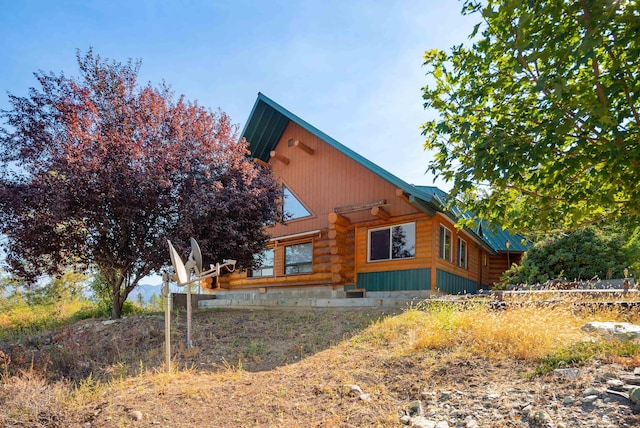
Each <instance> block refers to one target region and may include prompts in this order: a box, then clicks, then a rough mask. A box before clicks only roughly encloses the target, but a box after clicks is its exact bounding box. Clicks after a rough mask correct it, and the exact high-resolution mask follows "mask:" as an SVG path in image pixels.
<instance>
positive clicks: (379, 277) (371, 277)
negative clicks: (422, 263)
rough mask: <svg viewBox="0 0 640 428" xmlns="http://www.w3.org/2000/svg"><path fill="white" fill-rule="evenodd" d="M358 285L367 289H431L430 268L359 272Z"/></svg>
mask: <svg viewBox="0 0 640 428" xmlns="http://www.w3.org/2000/svg"><path fill="white" fill-rule="evenodd" d="M358 287H359V288H364V289H366V290H367V291H399V290H431V269H429V268H424V269H407V270H395V271H386V272H365V273H359V274H358Z"/></svg>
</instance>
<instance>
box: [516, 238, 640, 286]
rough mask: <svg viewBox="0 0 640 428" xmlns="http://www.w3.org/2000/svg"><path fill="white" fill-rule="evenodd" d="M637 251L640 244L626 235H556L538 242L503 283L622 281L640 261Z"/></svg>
mask: <svg viewBox="0 0 640 428" xmlns="http://www.w3.org/2000/svg"><path fill="white" fill-rule="evenodd" d="M637 251H638V247H637V244H633V241H630V238H629V235H628V234H627V233H625V232H618V231H615V230H606V231H600V230H598V229H596V228H595V227H588V228H584V229H578V230H575V231H572V232H570V233H556V234H552V235H548V236H545V237H544V238H542V239H541V240H540V241H538V242H536V243H535V244H534V245H533V246H532V247H531V248H530V249H529V250H528V251H527V252H526V253H525V255H524V257H523V258H522V261H521V264H520V265H519V266H515V265H514V266H513V267H512V268H511V269H510V270H509V271H507V272H506V273H505V274H504V276H503V282H506V283H512V284H520V283H528V284H535V283H544V282H546V281H548V280H550V279H556V278H562V279H566V280H569V281H574V280H590V279H593V278H599V279H610V278H622V277H623V276H624V269H625V268H629V267H630V266H632V265H633V263H634V261H635V260H637V258H636V257H637Z"/></svg>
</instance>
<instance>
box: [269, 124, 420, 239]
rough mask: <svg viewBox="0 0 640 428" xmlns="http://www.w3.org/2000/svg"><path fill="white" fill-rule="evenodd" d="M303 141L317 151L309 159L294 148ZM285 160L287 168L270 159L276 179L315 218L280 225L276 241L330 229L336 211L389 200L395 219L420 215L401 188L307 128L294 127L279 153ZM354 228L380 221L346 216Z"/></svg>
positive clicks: (276, 228)
mask: <svg viewBox="0 0 640 428" xmlns="http://www.w3.org/2000/svg"><path fill="white" fill-rule="evenodd" d="M289 140H292V141H294V142H295V141H296V140H297V141H300V142H302V143H304V144H305V145H306V146H308V147H309V148H311V149H313V154H309V153H307V152H306V151H304V150H301V149H300V148H299V147H296V146H294V145H290V144H289ZM274 151H275V152H276V153H277V154H278V155H282V156H284V157H286V158H287V159H288V160H289V162H288V163H284V162H282V161H281V160H278V159H277V158H271V159H270V160H269V165H271V168H272V170H273V172H274V175H275V176H276V178H278V179H279V180H280V181H282V182H283V183H284V184H285V185H286V186H287V187H288V188H289V189H290V190H291V192H292V193H293V194H294V195H295V196H296V197H297V198H298V199H299V200H300V202H302V204H303V205H305V207H306V208H307V209H308V210H309V211H310V212H311V213H312V216H311V217H307V218H303V219H297V220H291V221H288V222H286V224H284V225H280V224H278V225H275V226H274V227H273V228H271V230H270V234H271V236H274V237H277V236H284V235H290V234H296V233H300V232H305V231H308V230H315V229H324V228H326V227H328V221H327V216H328V214H329V213H331V212H333V211H334V209H335V208H337V207H341V206H347V205H354V204H361V203H367V202H372V201H379V200H386V202H387V203H388V205H387V206H385V207H384V208H385V210H386V211H387V212H389V214H390V215H391V216H402V215H407V214H413V213H416V212H418V210H417V209H416V208H415V207H414V206H412V205H411V204H409V203H407V202H405V201H404V200H402V199H401V198H400V197H398V196H397V195H396V193H395V191H396V188H395V187H394V186H393V185H392V184H391V183H389V182H387V181H386V180H384V179H383V178H381V177H380V176H378V175H377V174H375V173H373V172H372V171H370V170H369V169H367V168H365V167H364V166H362V165H360V164H359V163H358V162H356V161H354V160H352V159H351V158H349V157H347V156H346V155H344V154H343V153H341V152H340V151H338V150H336V149H335V148H333V147H331V146H330V145H329V144H327V143H325V142H324V141H322V140H321V139H319V138H318V137H316V136H315V135H313V134H311V133H310V132H308V131H306V130H305V129H304V128H302V127H300V126H299V125H297V124H295V123H294V122H290V123H289V125H288V126H287V127H286V129H285V131H284V133H283V135H282V137H281V138H280V141H279V142H278V144H277V146H276V148H275V150H274ZM346 215H347V216H348V218H349V220H350V221H351V223H358V222H360V221H368V220H372V219H375V217H373V216H372V215H371V213H370V212H369V210H362V211H356V212H352V213H349V214H346Z"/></svg>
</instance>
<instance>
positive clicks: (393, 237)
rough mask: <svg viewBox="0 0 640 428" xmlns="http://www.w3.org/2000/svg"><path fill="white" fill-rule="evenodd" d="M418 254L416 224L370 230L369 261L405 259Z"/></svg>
mask: <svg viewBox="0 0 640 428" xmlns="http://www.w3.org/2000/svg"><path fill="white" fill-rule="evenodd" d="M415 255H416V224H415V223H407V224H400V225H398V226H391V227H385V228H383V229H372V230H370V231H369V261H370V262H373V261H377V260H392V259H404V258H407V257H415Z"/></svg>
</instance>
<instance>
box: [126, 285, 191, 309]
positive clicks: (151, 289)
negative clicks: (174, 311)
mask: <svg viewBox="0 0 640 428" xmlns="http://www.w3.org/2000/svg"><path fill="white" fill-rule="evenodd" d="M169 292H170V293H181V292H184V287H178V286H177V285H176V284H175V283H174V284H172V283H169ZM139 294H142V301H143V303H144V304H145V305H146V304H147V303H149V302H150V300H151V297H153V295H154V294H156V295H158V296H162V284H140V285H138V286H137V287H136V288H134V289H133V291H132V292H131V293H130V294H129V297H127V300H129V301H132V302H137V301H138V295H139Z"/></svg>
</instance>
